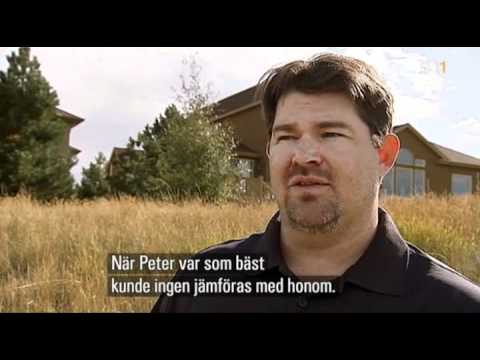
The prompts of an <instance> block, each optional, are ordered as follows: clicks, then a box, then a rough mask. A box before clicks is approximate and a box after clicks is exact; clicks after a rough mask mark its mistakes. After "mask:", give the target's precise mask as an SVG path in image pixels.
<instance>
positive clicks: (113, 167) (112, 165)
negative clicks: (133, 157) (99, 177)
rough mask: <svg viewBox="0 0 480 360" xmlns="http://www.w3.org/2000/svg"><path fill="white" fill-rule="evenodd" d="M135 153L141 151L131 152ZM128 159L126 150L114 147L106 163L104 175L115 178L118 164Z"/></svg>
mask: <svg viewBox="0 0 480 360" xmlns="http://www.w3.org/2000/svg"><path fill="white" fill-rule="evenodd" d="M133 151H135V152H142V150H133ZM127 159H128V149H127V148H118V147H114V148H113V150H112V154H111V155H110V158H109V159H108V161H107V163H106V165H105V166H106V173H107V176H108V177H112V176H115V174H116V172H117V167H118V164H119V163H120V162H122V161H126V160H127Z"/></svg>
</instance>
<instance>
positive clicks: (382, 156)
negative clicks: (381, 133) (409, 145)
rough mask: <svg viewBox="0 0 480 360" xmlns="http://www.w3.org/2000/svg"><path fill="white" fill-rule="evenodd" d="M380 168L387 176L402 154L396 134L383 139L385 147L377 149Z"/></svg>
mask: <svg viewBox="0 0 480 360" xmlns="http://www.w3.org/2000/svg"><path fill="white" fill-rule="evenodd" d="M377 152H378V157H379V160H380V164H379V165H380V166H381V167H382V169H383V172H384V174H386V173H387V172H388V171H389V170H390V169H391V168H392V166H393V165H394V164H395V161H396V160H397V157H398V153H399V152H400V139H399V138H398V136H397V135H395V134H387V135H385V137H384V138H383V145H382V146H381V147H380V148H378V149H377Z"/></svg>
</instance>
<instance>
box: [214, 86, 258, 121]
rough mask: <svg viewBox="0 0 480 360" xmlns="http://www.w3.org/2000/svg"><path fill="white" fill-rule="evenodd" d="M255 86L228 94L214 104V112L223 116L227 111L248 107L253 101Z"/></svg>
mask: <svg viewBox="0 0 480 360" xmlns="http://www.w3.org/2000/svg"><path fill="white" fill-rule="evenodd" d="M256 88H257V87H256V86H252V87H250V88H248V89H245V90H243V91H240V92H238V93H236V94H233V95H231V96H228V97H226V98H224V99H222V100H220V101H218V102H217V103H216V104H215V113H216V115H217V116H218V117H223V116H225V115H226V114H228V113H231V112H234V111H235V112H236V111H238V110H240V109H243V108H245V107H249V106H251V105H253V104H256V102H255V90H256Z"/></svg>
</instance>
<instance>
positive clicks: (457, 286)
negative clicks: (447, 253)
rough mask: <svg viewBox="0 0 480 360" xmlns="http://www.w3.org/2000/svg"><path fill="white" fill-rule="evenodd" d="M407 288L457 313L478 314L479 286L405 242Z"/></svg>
mask: <svg viewBox="0 0 480 360" xmlns="http://www.w3.org/2000/svg"><path fill="white" fill-rule="evenodd" d="M408 248H409V263H410V264H409V275H410V276H409V278H410V288H411V289H415V290H414V291H415V292H417V291H419V290H420V293H423V294H425V296H426V297H428V298H429V299H431V300H432V303H431V304H430V305H433V304H437V305H438V310H439V311H441V310H442V309H443V308H444V307H445V308H451V306H452V305H453V306H454V307H456V308H457V310H460V311H467V312H469V311H475V312H480V286H479V285H478V284H477V283H475V282H474V281H473V280H472V279H469V278H468V277H467V276H465V275H464V274H462V273H460V272H459V271H457V270H455V269H453V268H452V267H450V266H448V265H447V264H445V263H444V262H442V261H441V260H439V259H437V258H435V257H434V256H432V255H430V254H428V253H427V252H425V251H423V250H421V249H420V248H418V247H417V246H415V245H413V244H410V243H408Z"/></svg>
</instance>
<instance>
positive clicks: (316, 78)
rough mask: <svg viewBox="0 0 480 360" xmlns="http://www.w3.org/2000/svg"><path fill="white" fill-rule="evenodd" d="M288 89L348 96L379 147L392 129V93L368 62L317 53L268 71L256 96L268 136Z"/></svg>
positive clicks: (374, 143)
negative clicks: (304, 59) (279, 102)
mask: <svg viewBox="0 0 480 360" xmlns="http://www.w3.org/2000/svg"><path fill="white" fill-rule="evenodd" d="M291 91H299V92H302V93H306V94H317V93H329V92H338V93H343V94H345V95H347V96H348V97H350V99H352V101H353V102H354V104H355V107H356V109H357V112H358V115H359V116H360V118H361V119H362V120H363V121H364V122H365V123H366V124H367V126H368V127H369V129H370V134H371V136H372V143H373V145H374V146H376V147H378V146H380V145H381V144H382V142H383V138H384V136H385V135H386V134H388V133H389V132H391V129H392V119H393V111H394V110H393V95H392V93H391V92H390V91H389V90H388V89H387V87H386V85H385V84H384V81H383V79H382V78H381V77H380V75H379V74H378V73H377V72H376V71H375V69H374V68H373V67H372V66H371V65H368V64H367V63H365V62H363V61H361V60H358V59H355V58H351V57H347V56H342V55H336V54H320V55H316V56H314V57H313V58H311V59H310V60H307V61H303V60H298V61H293V62H290V63H288V64H286V65H284V66H280V67H276V68H273V69H271V70H269V71H267V72H266V73H265V74H264V75H263V76H262V78H261V79H260V81H259V84H258V87H257V92H256V95H255V97H256V99H257V100H260V101H261V103H262V108H263V113H264V117H265V121H266V123H267V129H268V136H269V138H270V137H271V136H272V127H273V122H274V120H275V114H276V110H277V104H278V101H279V100H280V98H281V97H282V96H285V95H286V94H287V93H289V92H291Z"/></svg>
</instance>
